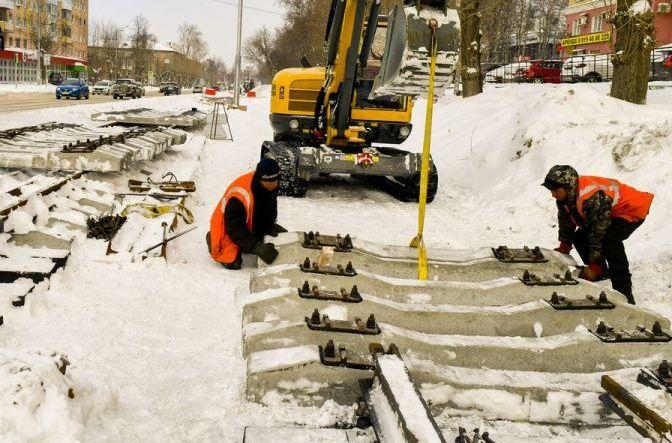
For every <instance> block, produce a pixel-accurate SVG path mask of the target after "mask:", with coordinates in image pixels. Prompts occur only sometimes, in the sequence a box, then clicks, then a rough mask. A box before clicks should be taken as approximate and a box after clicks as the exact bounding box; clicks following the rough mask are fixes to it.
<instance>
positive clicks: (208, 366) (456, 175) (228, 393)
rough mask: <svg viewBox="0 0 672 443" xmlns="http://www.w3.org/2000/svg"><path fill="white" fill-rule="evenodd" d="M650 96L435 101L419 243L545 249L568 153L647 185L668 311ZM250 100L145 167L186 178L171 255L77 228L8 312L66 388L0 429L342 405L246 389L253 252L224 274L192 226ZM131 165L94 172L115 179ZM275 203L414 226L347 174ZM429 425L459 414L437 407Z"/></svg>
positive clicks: (665, 212)
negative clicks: (428, 191) (115, 171)
mask: <svg viewBox="0 0 672 443" xmlns="http://www.w3.org/2000/svg"><path fill="white" fill-rule="evenodd" d="M532 88H536V89H532ZM655 94H656V95H655V97H654V99H653V100H652V101H653V102H654V103H656V104H654V105H652V106H649V107H635V106H630V105H627V106H626V105H625V104H621V103H617V102H615V101H613V100H612V99H610V98H608V97H606V95H605V94H604V93H603V92H601V91H599V90H596V89H593V88H591V87H589V86H587V85H576V86H568V85H562V86H558V87H556V86H550V85H544V86H541V87H537V86H536V85H535V86H532V87H528V86H527V85H522V86H520V87H517V86H512V87H507V88H494V89H490V90H488V91H487V93H486V94H484V95H482V96H481V97H477V98H474V99H470V100H465V101H463V102H460V103H459V104H458V103H457V102H456V101H455V100H452V99H451V100H446V101H443V102H440V103H439V105H438V107H437V111H436V112H437V117H436V118H437V121H438V122H439V124H437V125H436V127H437V131H436V133H435V137H434V159H435V162H436V163H437V166H438V168H439V176H440V183H441V185H440V190H439V195H438V196H437V199H436V201H435V202H434V203H433V204H432V205H431V206H430V209H429V211H428V221H427V226H426V231H425V232H426V234H425V237H426V241H427V243H428V244H431V245H435V246H443V247H453V248H464V247H476V246H484V245H490V246H497V245H500V244H509V245H513V246H516V245H522V244H529V245H536V244H539V245H542V246H555V243H556V237H557V233H556V227H555V220H554V217H555V214H554V204H553V202H552V201H551V199H550V196H549V195H547V192H544V190H543V189H541V188H540V186H539V183H540V181H541V177H543V174H544V173H545V172H546V170H547V169H548V167H550V166H551V165H553V164H555V163H570V164H574V165H575V166H576V167H577V168H578V169H579V170H581V171H587V172H590V173H595V174H604V175H613V176H617V177H622V178H623V181H625V182H626V183H632V184H634V185H637V186H641V187H642V188H643V189H647V190H651V191H653V192H655V193H656V194H657V195H659V198H658V199H657V201H656V206H655V209H654V213H653V214H652V215H651V217H650V220H649V221H647V223H646V224H645V225H644V226H643V227H642V228H641V232H639V231H638V232H637V233H636V234H635V235H634V236H633V239H632V240H630V241H629V242H628V250H629V251H630V252H631V258H632V262H633V264H634V274H635V286H636V296H637V297H638V300H639V301H641V302H642V304H643V305H645V306H649V307H652V308H654V309H658V310H661V311H663V312H665V313H666V314H667V316H668V317H671V318H672V308H671V307H670V300H669V298H668V297H669V291H670V288H671V287H672V283H671V280H670V275H672V261H671V258H670V257H672V254H671V252H672V236H671V235H670V230H669V229H666V226H667V222H666V220H667V218H668V216H669V215H670V209H671V208H672V204H671V203H672V198H671V197H668V195H672V194H671V193H670V191H672V189H669V188H670V187H672V180H670V178H672V177H670V174H671V173H670V172H669V164H670V161H671V160H672V159H671V157H670V156H671V155H672V154H671V153H670V152H669V146H670V145H671V143H670V142H672V137H671V136H670V133H669V127H670V126H669V124H670V122H672V111H665V110H664V109H663V108H662V106H660V105H658V104H657V103H665V102H667V103H669V96H670V93H668V92H667V91H657V92H656V93H655ZM260 95H261V97H260V98H258V99H250V100H249V103H248V104H249V111H248V112H246V113H245V112H240V111H233V112H231V113H230V118H231V126H232V130H233V135H234V138H235V143H231V142H211V141H205V138H204V137H203V136H202V134H193V135H192V137H191V139H190V140H189V141H188V143H187V145H185V146H184V147H183V148H181V149H177V150H175V151H174V152H172V153H168V154H166V155H164V157H163V158H162V160H161V161H159V162H157V163H154V164H151V165H144V166H143V168H150V170H151V171H153V172H155V173H156V174H159V173H163V172H166V171H167V170H172V171H173V172H175V173H176V174H177V175H178V176H180V177H181V178H183V179H187V178H188V177H193V178H194V180H195V181H196V184H197V188H198V190H197V192H196V194H195V195H194V196H193V197H192V198H190V200H189V201H188V206H189V207H190V208H191V209H192V211H193V212H194V215H195V216H196V220H197V222H196V223H197V224H198V225H199V229H198V230H197V231H196V232H194V233H192V234H189V235H187V236H185V237H182V238H181V239H180V240H178V241H176V242H175V243H174V244H173V245H172V246H171V248H170V249H169V257H168V261H167V262H165V261H163V260H161V259H154V260H148V261H146V262H139V263H128V262H123V261H109V260H106V259H105V260H104V259H103V258H102V257H101V250H102V249H104V244H103V243H102V242H100V241H96V240H87V241H83V242H81V243H80V244H78V246H77V247H76V249H75V252H74V254H73V257H72V259H71V260H70V262H69V263H68V265H67V266H66V268H65V269H64V271H61V272H60V273H59V274H58V275H57V276H56V277H55V278H54V279H52V282H51V287H50V288H49V289H48V290H47V289H46V288H45V290H44V291H43V292H42V293H40V294H39V295H37V296H35V297H32V298H31V299H30V300H29V302H28V304H27V307H26V309H23V310H17V311H15V312H11V313H10V314H9V315H8V316H6V325H5V326H3V328H1V329H0V349H5V350H13V351H17V352H21V351H23V350H26V349H42V350H46V351H57V352H61V353H64V354H66V355H67V356H68V357H69V359H70V362H71V363H72V366H71V367H70V369H69V374H70V377H71V378H72V383H73V385H74V388H73V389H74V395H75V398H74V399H73V400H72V401H69V400H68V399H67V398H66V394H67V392H66V393H63V392H56V391H54V392H51V393H50V396H49V397H47V399H46V401H45V402H44V404H42V405H41V407H39V408H38V409H39V413H36V414H34V415H23V414H19V413H18V412H17V413H13V412H11V411H12V410H11V409H7V408H5V405H1V406H0V433H4V434H5V435H10V439H9V441H16V442H19V441H26V440H29V439H32V440H31V441H39V442H66V441H87V442H88V441H96V442H108V441H109V442H117V441H143V442H144V441H149V442H182V441H190V442H191V441H193V442H206V441H213V442H215V441H217V442H221V441H227V442H228V441H240V440H241V438H242V433H243V429H244V427H245V426H248V425H264V426H269V425H272V424H275V423H277V424H285V425H287V424H289V425H307V426H313V427H314V426H333V424H334V423H335V422H336V421H338V419H339V418H344V417H346V416H347V414H348V413H349V409H348V408H343V407H340V406H337V405H335V404H333V403H330V402H327V403H326V404H325V406H323V407H322V408H321V409H319V410H317V409H310V408H300V407H297V406H292V405H289V404H286V403H280V400H278V399H274V398H267V399H265V400H266V405H258V404H250V403H248V402H247V401H245V399H244V386H245V361H244V360H243V358H242V356H241V349H240V347H241V326H240V323H241V301H242V300H243V299H244V298H245V297H246V296H247V295H248V294H249V289H248V285H249V276H250V272H251V271H252V270H253V269H254V268H253V264H251V263H247V264H246V268H245V269H244V270H242V271H238V272H233V271H227V270H224V269H222V268H221V267H220V266H218V265H217V264H215V263H213V262H212V261H211V260H210V258H209V256H208V254H207V251H206V248H205V244H204V241H203V238H204V236H205V233H206V232H207V230H208V223H209V218H210V214H211V211H212V209H213V208H214V206H215V204H216V202H217V200H218V199H219V198H220V197H221V194H222V192H223V191H224V189H225V188H226V187H227V185H228V184H229V183H230V181H231V180H233V179H234V178H236V177H237V176H239V175H240V174H241V173H243V172H245V171H247V170H249V169H251V168H253V167H254V165H255V163H256V161H257V159H258V155H259V146H260V144H261V142H262V141H263V140H267V139H270V138H271V136H272V134H271V132H270V128H269V125H268V97H265V96H264V94H263V93H262V94H260ZM2 100H3V98H0V102H1V101H2ZM200 100H201V99H200V98H199V97H196V96H192V95H186V96H180V97H169V98H146V99H141V100H137V101H127V102H123V103H121V102H117V103H105V104H81V105H77V106H73V107H71V108H68V109H45V110H40V111H34V112H21V113H7V114H3V117H2V118H0V129H5V128H8V127H11V126H16V125H28V124H36V123H41V122H45V121H53V120H59V121H63V122H81V121H82V120H85V119H87V118H88V116H89V115H90V114H91V113H93V112H99V111H106V110H110V109H114V110H119V109H128V108H130V107H137V106H145V105H149V106H152V107H155V108H157V109H174V108H176V107H187V108H188V107H191V106H199V107H203V106H205V105H204V104H203V103H201V102H200ZM417 109H422V106H421V105H420V106H418V108H417ZM422 119H423V115H422V113H421V112H417V113H416V114H415V124H416V126H415V132H414V134H413V136H412V138H411V140H409V141H408V142H407V144H406V145H405V146H404V147H405V148H406V149H409V150H417V149H419V147H420V143H419V141H420V138H421V133H422V124H421V121H422ZM624 145H627V146H629V147H630V149H629V150H628V151H627V152H624V153H623V154H622V155H621V157H619V161H620V163H619V164H616V162H615V160H614V158H615V157H614V155H613V154H614V152H615V150H617V149H619V147H622V146H624ZM618 152H621V151H618ZM136 172H137V171H136ZM132 176H133V174H132V173H131V174H125V175H111V176H99V177H96V178H101V179H104V180H105V181H108V182H110V183H111V184H112V185H114V186H117V188H118V189H122V188H123V185H124V184H125V181H126V180H127V179H128V178H132ZM279 213H280V216H279V223H281V224H282V225H283V226H285V227H286V228H288V229H289V230H292V231H294V230H296V231H299V230H306V231H308V230H320V231H321V232H325V233H326V232H340V233H351V234H354V235H356V236H358V237H361V238H365V239H367V240H371V241H375V242H380V243H388V244H398V245H403V244H406V243H407V242H408V241H409V240H410V239H411V238H412V237H413V236H414V234H415V231H416V223H417V215H416V207H415V205H413V204H403V203H399V202H397V201H395V200H394V199H392V198H391V197H389V196H388V195H386V194H384V193H382V192H379V191H376V190H370V189H365V188H364V187H362V186H361V185H359V184H357V183H350V182H345V183H342V184H339V185H335V186H334V185H317V186H315V187H313V188H311V189H310V191H309V194H308V198H306V199H282V200H281V201H280V203H279ZM2 389H3V386H2V383H1V381H0V392H2V391H1V390H2ZM0 399H1V398H0ZM7 411H10V412H7ZM439 424H440V425H442V426H448V425H450V426H452V425H454V424H456V423H455V422H454V421H451V420H450V419H449V418H440V423H439ZM521 426H522V425H521ZM501 431H502V433H506V432H509V433H511V435H516V434H518V435H532V437H530V438H531V439H530V440H529V441H535V440H534V435H535V434H534V433H535V432H536V431H535V429H534V427H526V428H525V429H522V428H521V427H520V426H519V425H511V426H510V427H508V428H506V429H502V430H501ZM540 432H541V431H540ZM543 432H547V431H543ZM545 437H547V440H545V441H553V442H561V441H562V442H565V441H566V442H569V441H572V442H576V441H582V440H581V439H579V438H577V437H576V436H566V437H563V436H562V435H559V436H558V435H553V434H548V435H545ZM498 441H499V440H498ZM586 441H589V440H586Z"/></svg>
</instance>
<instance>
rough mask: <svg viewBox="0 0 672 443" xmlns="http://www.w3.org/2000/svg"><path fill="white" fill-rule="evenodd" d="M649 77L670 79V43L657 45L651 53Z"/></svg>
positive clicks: (671, 74) (671, 72) (671, 53)
mask: <svg viewBox="0 0 672 443" xmlns="http://www.w3.org/2000/svg"><path fill="white" fill-rule="evenodd" d="M651 79H652V80H654V81H661V80H668V81H669V80H672V44H670V45H665V46H659V47H658V48H656V49H654V50H653V53H652V54H651Z"/></svg>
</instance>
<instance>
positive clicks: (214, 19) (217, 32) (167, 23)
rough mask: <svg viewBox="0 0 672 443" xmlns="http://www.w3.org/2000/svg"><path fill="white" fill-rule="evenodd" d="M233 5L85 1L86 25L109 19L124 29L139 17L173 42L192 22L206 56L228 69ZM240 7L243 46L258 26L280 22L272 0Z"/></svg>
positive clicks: (221, 0)
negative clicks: (200, 35) (183, 26)
mask: <svg viewBox="0 0 672 443" xmlns="http://www.w3.org/2000/svg"><path fill="white" fill-rule="evenodd" d="M237 4H238V0H89V23H90V24H91V25H93V24H94V23H95V22H96V21H103V20H110V21H113V22H116V23H118V24H119V25H121V26H125V25H129V24H130V23H131V22H132V20H133V17H134V16H136V15H138V14H142V15H144V16H145V17H147V19H148V20H149V24H150V27H151V31H152V33H154V34H156V36H157V37H158V39H159V41H160V42H164V43H165V42H167V41H176V40H177V28H178V27H179V26H180V24H181V23H182V22H185V21H186V22H189V23H193V24H195V25H197V26H199V27H200V28H201V32H203V36H204V37H205V40H206V41H207V42H208V47H209V49H210V54H212V55H215V56H219V57H221V58H222V59H224V61H225V62H226V64H227V65H228V66H231V65H232V64H233V61H234V60H235V54H236V21H237V14H238V8H237ZM244 6H245V8H244V11H243V44H244V42H245V38H247V37H249V36H251V35H252V34H253V33H254V31H256V30H257V29H259V28H261V27H262V26H264V25H266V26H268V27H270V28H274V27H276V26H278V25H279V24H280V23H281V21H282V9H280V8H279V7H278V5H277V4H276V2H275V0H244ZM267 11H269V12H267ZM129 28H130V27H129Z"/></svg>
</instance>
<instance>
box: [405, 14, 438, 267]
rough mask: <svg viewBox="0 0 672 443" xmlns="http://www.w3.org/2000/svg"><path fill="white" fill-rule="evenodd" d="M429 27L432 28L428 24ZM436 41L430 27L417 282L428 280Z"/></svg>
mask: <svg viewBox="0 0 672 443" xmlns="http://www.w3.org/2000/svg"><path fill="white" fill-rule="evenodd" d="M430 26H432V25H431V24H430ZM437 52H438V39H437V36H436V27H435V26H432V55H431V64H430V69H429V94H428V97H427V114H426V121H425V141H424V145H423V148H422V169H421V172H420V199H419V203H420V204H419V210H418V235H417V236H416V237H415V238H414V239H413V241H411V247H412V248H417V249H418V280H427V279H428V278H429V264H428V262H427V248H426V247H425V240H424V238H423V235H424V231H425V212H426V209H427V188H428V186H429V157H430V152H431V147H432V120H433V114H434V78H435V75H436V57H437Z"/></svg>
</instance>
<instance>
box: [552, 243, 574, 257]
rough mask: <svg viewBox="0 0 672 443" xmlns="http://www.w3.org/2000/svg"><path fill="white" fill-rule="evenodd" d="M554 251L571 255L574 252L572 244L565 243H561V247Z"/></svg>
mask: <svg viewBox="0 0 672 443" xmlns="http://www.w3.org/2000/svg"><path fill="white" fill-rule="evenodd" d="M554 251H558V252H560V253H562V254H565V255H569V253H570V252H572V244H571V243H567V242H564V241H563V242H562V243H560V246H558V247H557V248H555V249H554Z"/></svg>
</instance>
